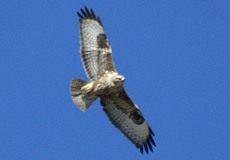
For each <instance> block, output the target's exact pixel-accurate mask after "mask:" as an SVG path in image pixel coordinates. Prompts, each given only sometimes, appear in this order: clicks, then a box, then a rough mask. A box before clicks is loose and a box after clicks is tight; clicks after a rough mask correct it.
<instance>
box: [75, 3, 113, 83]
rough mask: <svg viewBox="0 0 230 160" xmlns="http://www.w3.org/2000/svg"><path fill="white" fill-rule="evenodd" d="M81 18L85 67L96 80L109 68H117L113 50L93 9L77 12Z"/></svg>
mask: <svg viewBox="0 0 230 160" xmlns="http://www.w3.org/2000/svg"><path fill="white" fill-rule="evenodd" d="M77 14H78V16H79V18H80V20H79V23H80V46H81V47H80V48H81V58H82V62H83V67H84V70H85V72H86V75H87V76H88V77H89V78H90V79H91V80H96V79H98V78H99V77H100V75H101V74H103V73H104V72H105V71H106V70H107V69H108V70H115V69H114V65H113V60H112V50H111V47H110V45H109V43H108V40H107V38H106V35H105V31H104V28H103V25H102V23H101V20H100V18H99V17H98V16H96V15H95V13H94V12H93V10H92V9H88V8H86V7H85V8H84V9H81V10H80V12H78V13H77Z"/></svg>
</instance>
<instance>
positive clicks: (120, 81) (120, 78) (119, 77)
mask: <svg viewBox="0 0 230 160" xmlns="http://www.w3.org/2000/svg"><path fill="white" fill-rule="evenodd" d="M124 81H125V77H124V76H122V75H119V74H118V75H116V78H115V80H114V83H115V84H116V85H122V84H123V83H124Z"/></svg>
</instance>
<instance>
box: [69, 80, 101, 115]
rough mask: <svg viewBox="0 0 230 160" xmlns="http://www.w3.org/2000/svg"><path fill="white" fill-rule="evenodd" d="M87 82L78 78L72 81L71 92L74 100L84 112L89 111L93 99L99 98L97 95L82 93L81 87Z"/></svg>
mask: <svg viewBox="0 0 230 160" xmlns="http://www.w3.org/2000/svg"><path fill="white" fill-rule="evenodd" d="M87 84H88V82H87V81H84V80H80V79H76V78H74V79H72V80H71V83H70V93H71V97H72V100H73V102H74V104H76V105H77V107H78V108H79V109H80V110H81V111H83V112H85V111H87V109H88V108H89V107H90V105H91V104H92V103H93V101H94V100H96V98H97V97H96V96H90V97H89V96H86V95H83V94H82V90H81V88H82V87H83V86H85V85H87Z"/></svg>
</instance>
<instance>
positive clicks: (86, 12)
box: [77, 6, 103, 26]
mask: <svg viewBox="0 0 230 160" xmlns="http://www.w3.org/2000/svg"><path fill="white" fill-rule="evenodd" d="M80 10H81V11H80V12H77V15H78V16H79V18H80V19H94V20H96V21H97V22H98V23H99V24H100V25H101V26H103V25H102V23H101V20H100V18H99V17H98V16H96V15H95V13H94V11H93V9H92V8H90V9H88V8H87V7H86V6H85V7H84V8H81V9H80Z"/></svg>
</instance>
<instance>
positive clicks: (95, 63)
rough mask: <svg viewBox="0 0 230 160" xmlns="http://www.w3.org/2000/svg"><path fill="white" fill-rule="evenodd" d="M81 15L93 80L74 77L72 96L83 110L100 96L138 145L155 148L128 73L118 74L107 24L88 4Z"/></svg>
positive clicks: (85, 56)
mask: <svg viewBox="0 0 230 160" xmlns="http://www.w3.org/2000/svg"><path fill="white" fill-rule="evenodd" d="M78 16H79V18H80V21H79V22H80V44H81V58H82V63H83V66H84V69H85V72H86V74H87V76H88V77H89V79H90V81H84V80H80V79H76V78H74V79H72V81H71V87H70V88H71V96H72V99H73V102H74V103H75V104H76V105H77V106H78V107H79V109H81V110H82V111H87V109H88V108H89V107H90V105H91V104H92V103H93V102H94V100H95V99H97V98H100V103H101V105H102V106H103V110H104V112H105V113H106V115H107V116H108V118H109V120H110V121H111V123H112V124H114V125H115V126H116V127H117V128H118V129H119V130H120V131H121V132H122V133H123V134H124V135H125V136H126V137H127V138H128V139H129V140H130V141H131V142H132V143H133V144H135V146H136V147H137V148H140V150H141V152H143V148H144V149H145V151H146V152H147V153H148V151H149V150H150V151H153V148H152V145H154V146H155V142H154V140H153V138H152V136H154V133H153V131H152V130H151V129H150V127H149V125H148V124H147V122H146V121H145V119H144V117H143V116H142V113H141V111H140V110H139V108H138V107H137V105H136V104H134V103H133V102H132V100H131V99H130V98H129V96H128V95H127V93H126V92H125V89H124V86H123V83H124V80H125V77H124V76H122V75H120V74H118V72H117V71H116V69H115V66H114V63H113V59H112V49H111V47H110V45H109V42H108V40H107V37H106V34H105V31H104V28H103V25H102V23H101V20H100V18H99V17H98V16H96V15H95V14H94V12H93V10H92V9H91V10H88V9H87V8H86V7H85V8H84V9H81V12H78Z"/></svg>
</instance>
